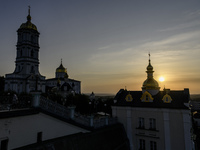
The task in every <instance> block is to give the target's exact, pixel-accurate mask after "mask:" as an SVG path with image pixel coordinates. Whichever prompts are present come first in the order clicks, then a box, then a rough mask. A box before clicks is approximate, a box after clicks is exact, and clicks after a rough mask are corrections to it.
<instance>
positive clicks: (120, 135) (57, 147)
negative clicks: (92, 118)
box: [16, 124, 130, 150]
mask: <svg viewBox="0 0 200 150" xmlns="http://www.w3.org/2000/svg"><path fill="white" fill-rule="evenodd" d="M49 149H54V150H65V149H69V150H72V149H73V150H114V149H115V150H130V147H129V141H128V138H127V135H126V132H125V130H124V127H123V125H122V124H115V125H112V126H107V127H105V128H101V129H98V130H95V131H92V132H89V133H77V134H73V135H68V136H64V137H60V138H56V139H51V140H47V141H44V142H40V143H36V144H32V145H28V146H25V147H21V148H17V149H16V150H49Z"/></svg>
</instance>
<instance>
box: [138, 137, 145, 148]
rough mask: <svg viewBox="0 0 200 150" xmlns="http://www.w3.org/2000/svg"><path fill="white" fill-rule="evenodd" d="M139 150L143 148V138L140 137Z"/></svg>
mask: <svg viewBox="0 0 200 150" xmlns="http://www.w3.org/2000/svg"><path fill="white" fill-rule="evenodd" d="M139 150H145V140H143V139H140V147H139Z"/></svg>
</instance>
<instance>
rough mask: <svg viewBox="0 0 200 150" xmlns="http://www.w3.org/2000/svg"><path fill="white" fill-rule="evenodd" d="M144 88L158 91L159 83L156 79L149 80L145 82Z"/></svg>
mask: <svg viewBox="0 0 200 150" xmlns="http://www.w3.org/2000/svg"><path fill="white" fill-rule="evenodd" d="M142 88H145V89H158V88H159V85H158V82H157V81H156V80H155V79H154V78H147V79H146V80H145V81H144V82H143V87H142Z"/></svg>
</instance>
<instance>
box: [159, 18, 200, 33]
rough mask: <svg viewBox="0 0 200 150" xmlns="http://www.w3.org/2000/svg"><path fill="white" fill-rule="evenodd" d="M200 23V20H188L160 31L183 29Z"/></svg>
mask: <svg viewBox="0 0 200 150" xmlns="http://www.w3.org/2000/svg"><path fill="white" fill-rule="evenodd" d="M199 25H200V20H194V21H192V22H186V23H182V24H178V25H176V26H174V27H170V28H165V29H160V30H158V31H160V32H166V31H175V30H181V29H186V28H192V27H197V26H199Z"/></svg>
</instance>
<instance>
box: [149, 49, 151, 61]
mask: <svg viewBox="0 0 200 150" xmlns="http://www.w3.org/2000/svg"><path fill="white" fill-rule="evenodd" d="M150 56H151V54H150V52H149V64H151V59H150Z"/></svg>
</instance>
